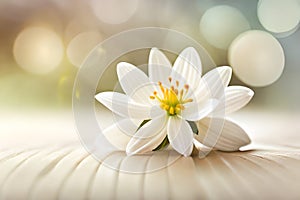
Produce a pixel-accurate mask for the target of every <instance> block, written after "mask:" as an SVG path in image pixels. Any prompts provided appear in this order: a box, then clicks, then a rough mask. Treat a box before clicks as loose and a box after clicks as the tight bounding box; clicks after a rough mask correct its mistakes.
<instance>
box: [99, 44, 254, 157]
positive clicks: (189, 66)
mask: <svg viewBox="0 0 300 200" xmlns="http://www.w3.org/2000/svg"><path fill="white" fill-rule="evenodd" d="M148 73H149V77H147V76H146V75H145V73H143V72H142V71H141V70H140V69H138V68H137V67H135V66H133V65H131V64H129V63H125V62H121V63H119V64H118V66H117V74H118V78H119V82H120V84H121V86H122V88H123V90H124V92H125V93H126V95H125V94H122V93H117V92H102V93H99V94H97V95H96V99H97V100H98V101H100V102H101V103H102V104H103V105H105V106H106V107H107V108H109V109H110V110H111V111H112V112H113V113H115V114H117V115H119V116H121V117H122V119H121V120H120V121H118V122H117V123H116V124H113V125H112V126H110V127H109V128H107V129H105V130H104V131H103V132H104V135H105V137H106V138H107V139H108V140H109V141H110V142H111V143H113V144H114V145H115V146H116V147H117V148H119V149H121V150H125V149H126V152H127V154H129V155H131V154H138V153H146V152H149V151H152V150H153V149H155V148H156V147H158V146H159V145H160V144H161V143H162V141H163V140H164V139H165V138H166V136H167V138H168V140H169V142H170V144H171V146H172V147H173V148H174V149H175V150H176V151H177V152H179V153H180V154H182V155H184V156H189V155H190V154H191V152H192V150H193V145H194V142H196V143H198V142H201V143H203V144H204V145H206V146H214V142H213V141H209V140H205V136H206V133H207V127H208V125H209V122H210V119H211V118H212V117H217V119H219V118H220V119H222V118H221V116H222V114H224V112H223V113H222V111H225V113H226V114H227V113H229V112H232V111H235V110H237V109H239V108H240V107H242V106H244V105H245V104H247V103H248V101H249V100H250V99H251V97H252V95H253V92H252V91H251V90H250V89H248V88H245V87H241V86H231V87H228V88H226V87H227V85H228V84H229V81H230V78H231V73H232V70H231V68H230V67H227V66H224V67H218V68H216V69H214V70H212V71H210V72H208V73H207V74H205V75H204V76H203V77H201V75H202V65H201V61H200V58H199V55H198V53H197V52H196V50H195V49H194V48H192V47H189V48H186V49H184V50H183V51H182V52H181V54H180V55H179V56H178V58H177V59H176V61H175V63H174V66H173V67H172V65H171V63H170V62H169V60H168V59H167V58H166V56H165V55H164V54H163V53H162V52H161V51H159V50H158V49H156V48H153V49H152V50H151V52H150V56H149V68H148ZM221 101H223V102H224V101H225V105H226V107H224V106H225V105H224V103H223V104H222V103H220V102H221ZM213 111H214V112H213ZM212 112H213V114H212ZM144 120H150V121H149V122H147V123H146V124H145V125H143V126H142V127H140V128H139V126H140V124H141V123H142V122H143V121H144ZM188 121H194V122H196V124H197V127H198V130H199V133H198V135H196V134H194V133H193V131H192V128H191V126H190V124H189V123H188ZM205 128H206V129H205ZM210 130H213V128H212V129H211V127H210ZM213 131H214V130H213ZM213 131H212V132H213ZM216 131H217V130H215V132H216ZM231 131H233V132H231ZM234 134H236V135H234ZM249 142H250V140H249V138H248V136H247V134H245V132H244V131H242V129H241V128H240V127H239V126H237V125H236V124H234V123H233V122H230V121H227V120H226V121H225V123H224V128H223V129H222V132H221V135H220V138H219V140H218V142H217V144H216V145H215V146H214V147H215V148H217V149H220V150H227V151H229V150H237V149H238V148H239V147H240V146H243V145H246V144H248V143H249ZM196 146H197V145H196Z"/></svg>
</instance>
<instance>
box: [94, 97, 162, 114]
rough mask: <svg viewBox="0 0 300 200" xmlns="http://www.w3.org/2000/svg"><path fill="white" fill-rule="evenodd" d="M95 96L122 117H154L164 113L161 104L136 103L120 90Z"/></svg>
mask: <svg viewBox="0 0 300 200" xmlns="http://www.w3.org/2000/svg"><path fill="white" fill-rule="evenodd" d="M95 98H96V99H97V100H98V101H99V102H100V103H102V104H103V105H104V106H106V107H107V108H108V109H110V110H111V111H112V112H114V113H115V114H118V115H120V116H122V117H129V118H132V119H152V118H155V117H157V116H160V115H163V114H164V111H163V110H162V109H161V108H160V107H159V106H150V105H143V104H139V103H136V102H134V101H133V100H132V99H131V98H129V97H128V96H126V95H125V94H121V93H118V92H101V93H99V94H97V95H96V96H95Z"/></svg>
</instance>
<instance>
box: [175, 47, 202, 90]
mask: <svg viewBox="0 0 300 200" xmlns="http://www.w3.org/2000/svg"><path fill="white" fill-rule="evenodd" d="M201 74H202V64H201V60H200V57H199V54H198V53H197V51H196V50H195V49H194V48H193V47H188V48H186V49H184V50H183V51H182V52H181V53H180V55H179V56H178V57H177V59H176V61H175V63H174V67H173V71H172V75H171V76H172V78H173V80H174V81H176V80H184V82H185V83H186V84H188V85H190V87H191V88H192V89H194V88H195V87H196V86H197V85H198V83H199V80H200V79H201Z"/></svg>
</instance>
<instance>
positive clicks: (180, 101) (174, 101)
mask: <svg viewBox="0 0 300 200" xmlns="http://www.w3.org/2000/svg"><path fill="white" fill-rule="evenodd" d="M168 80H169V82H170V83H171V82H172V77H169V78H168ZM175 83H176V84H175V86H173V85H172V86H171V87H170V88H166V87H164V86H163V85H162V83H161V82H158V85H159V88H160V90H161V92H162V96H159V95H158V92H157V91H154V92H153V95H151V96H150V99H152V100H155V99H156V100H158V101H159V102H160V107H161V109H163V110H165V111H166V112H167V114H168V115H171V116H174V115H177V114H180V112H181V111H182V110H184V104H186V103H190V102H192V101H193V99H187V98H185V96H186V94H187V93H188V90H189V85H187V84H185V85H184V86H183V88H178V87H179V85H180V84H179V81H178V80H176V82H175ZM179 89H180V90H179Z"/></svg>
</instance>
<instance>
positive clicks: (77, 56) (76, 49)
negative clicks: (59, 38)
mask: <svg viewBox="0 0 300 200" xmlns="http://www.w3.org/2000/svg"><path fill="white" fill-rule="evenodd" d="M101 40H102V36H101V34H100V33H99V32H97V31H88V32H83V33H80V34H78V35H77V36H75V37H74V38H73V39H72V40H71V42H70V43H69V45H68V47H67V56H68V58H69V60H70V62H71V63H72V64H73V65H75V66H76V67H80V65H81V64H82V62H83V60H84V59H85V57H86V56H87V55H88V53H89V52H90V51H91V50H92V49H93V48H94V47H95V46H96V45H97V44H98V43H99V42H101Z"/></svg>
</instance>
